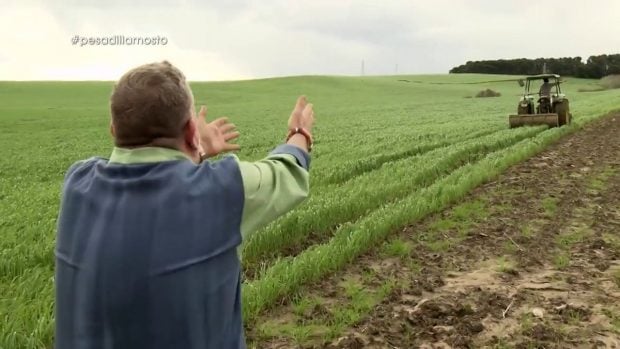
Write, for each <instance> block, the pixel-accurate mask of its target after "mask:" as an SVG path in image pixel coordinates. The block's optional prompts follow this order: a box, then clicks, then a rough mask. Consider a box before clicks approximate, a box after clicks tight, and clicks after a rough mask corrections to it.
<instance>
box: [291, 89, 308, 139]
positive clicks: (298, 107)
mask: <svg viewBox="0 0 620 349" xmlns="http://www.w3.org/2000/svg"><path fill="white" fill-rule="evenodd" d="M312 126H314V110H313V107H312V103H308V101H307V100H306V96H300V97H299V98H297V103H296V104H295V108H294V109H293V112H292V113H291V116H290V118H289V119H288V129H289V130H294V129H295V128H304V129H306V131H308V132H312Z"/></svg>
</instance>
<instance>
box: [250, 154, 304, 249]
mask: <svg viewBox="0 0 620 349" xmlns="http://www.w3.org/2000/svg"><path fill="white" fill-rule="evenodd" d="M238 163H239V170H240V171H241V178H242V180H243V189H244V196H245V202H244V205H243V215H242V218H241V235H242V236H243V239H244V240H245V239H247V238H248V237H249V235H250V234H252V233H253V232H255V231H256V230H258V229H259V228H261V227H263V226H265V225H267V224H268V223H269V222H271V221H273V220H275V219H276V218H278V217H279V216H281V215H283V214H285V213H286V212H288V211H290V210H292V209H293V208H295V207H296V206H297V205H299V204H300V203H301V202H302V201H303V200H304V199H305V198H306V197H308V194H309V192H310V176H309V174H308V171H307V170H306V169H305V168H304V167H302V166H301V165H300V164H299V163H298V162H297V159H296V157H295V156H293V155H291V154H272V155H269V156H268V157H266V158H265V159H263V160H260V161H256V162H246V161H239V160H238Z"/></svg>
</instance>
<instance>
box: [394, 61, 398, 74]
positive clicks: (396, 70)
mask: <svg viewBox="0 0 620 349" xmlns="http://www.w3.org/2000/svg"><path fill="white" fill-rule="evenodd" d="M394 74H395V75H398V63H396V68H394Z"/></svg>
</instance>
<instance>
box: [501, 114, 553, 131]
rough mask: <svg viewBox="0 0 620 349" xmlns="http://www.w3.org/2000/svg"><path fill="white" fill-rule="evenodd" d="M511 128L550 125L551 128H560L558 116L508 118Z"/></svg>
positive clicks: (530, 115)
mask: <svg viewBox="0 0 620 349" xmlns="http://www.w3.org/2000/svg"><path fill="white" fill-rule="evenodd" d="M508 122H509V123H510V128H515V127H520V126H538V125H548V126H549V127H558V126H560V118H559V116H558V114H519V115H510V116H509V117H508Z"/></svg>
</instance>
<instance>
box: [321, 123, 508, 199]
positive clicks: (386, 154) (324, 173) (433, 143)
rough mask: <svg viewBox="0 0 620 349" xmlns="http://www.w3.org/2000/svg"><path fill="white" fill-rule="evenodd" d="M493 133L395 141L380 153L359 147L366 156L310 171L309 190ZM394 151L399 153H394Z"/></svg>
mask: <svg viewBox="0 0 620 349" xmlns="http://www.w3.org/2000/svg"><path fill="white" fill-rule="evenodd" d="M496 131H497V129H496V128H487V129H482V130H481V129H454V130H452V131H448V132H445V133H444V134H443V135H442V136H437V137H435V139H431V140H422V139H421V138H422V137H419V138H417V139H416V138H414V139H407V140H406V141H401V140H396V141H395V142H394V143H390V145H389V147H386V148H385V149H380V150H376V149H373V148H372V146H369V147H362V146H360V147H358V149H357V152H360V153H362V154H366V155H365V156H363V155H359V156H358V155H357V154H356V152H352V153H348V152H347V153H345V154H346V155H347V157H348V158H349V159H350V160H345V161H342V160H340V162H339V164H338V166H331V167H328V166H327V165H324V166H323V167H319V168H318V169H313V174H315V176H316V180H313V182H312V186H313V188H316V187H317V186H321V185H325V184H335V183H341V182H344V181H346V180H349V179H351V178H353V177H355V176H357V175H360V174H363V173H364V172H368V171H372V170H375V169H377V168H379V167H380V166H381V165H383V164H384V163H386V162H391V161H396V160H400V159H403V158H407V157H411V156H414V155H417V154H423V153H426V152H429V151H431V150H434V149H437V148H441V147H445V146H448V145H451V144H455V143H458V142H462V141H465V140H469V139H475V138H478V137H482V136H486V135H488V134H490V133H493V132H496ZM418 140H419V141H418ZM371 144H372V143H371ZM393 149H398V150H397V151H393ZM326 163H327V164H331V162H328V161H324V162H323V164H326Z"/></svg>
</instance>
